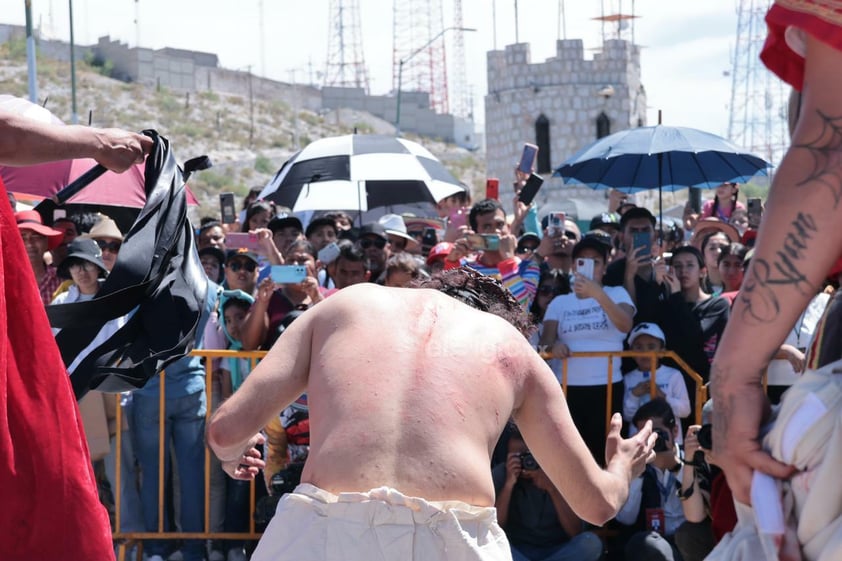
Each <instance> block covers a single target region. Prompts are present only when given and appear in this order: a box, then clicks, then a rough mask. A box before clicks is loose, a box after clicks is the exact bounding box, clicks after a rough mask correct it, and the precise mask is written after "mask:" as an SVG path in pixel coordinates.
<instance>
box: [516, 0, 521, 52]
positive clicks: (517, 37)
mask: <svg viewBox="0 0 842 561" xmlns="http://www.w3.org/2000/svg"><path fill="white" fill-rule="evenodd" d="M515 43H520V25H518V21H517V0H515Z"/></svg>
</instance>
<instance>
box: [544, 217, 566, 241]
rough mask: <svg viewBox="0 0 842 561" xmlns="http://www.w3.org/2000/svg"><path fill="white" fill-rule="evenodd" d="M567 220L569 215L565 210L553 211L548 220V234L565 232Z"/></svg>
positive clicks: (553, 234) (552, 235)
mask: <svg viewBox="0 0 842 561" xmlns="http://www.w3.org/2000/svg"><path fill="white" fill-rule="evenodd" d="M565 220H567V215H566V214H565V213H564V212H551V213H550V218H549V220H547V235H548V236H550V237H554V236H561V235H562V234H564V221H565Z"/></svg>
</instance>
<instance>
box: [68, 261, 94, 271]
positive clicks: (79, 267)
mask: <svg viewBox="0 0 842 561" xmlns="http://www.w3.org/2000/svg"><path fill="white" fill-rule="evenodd" d="M67 269H68V270H69V271H70V272H71V273H78V272H79V271H87V272H88V273H93V272H94V271H96V270H98V269H99V267H98V266H97V265H96V263H91V262H90V261H75V262H73V263H71V264H70V265H69V266H68V267H67Z"/></svg>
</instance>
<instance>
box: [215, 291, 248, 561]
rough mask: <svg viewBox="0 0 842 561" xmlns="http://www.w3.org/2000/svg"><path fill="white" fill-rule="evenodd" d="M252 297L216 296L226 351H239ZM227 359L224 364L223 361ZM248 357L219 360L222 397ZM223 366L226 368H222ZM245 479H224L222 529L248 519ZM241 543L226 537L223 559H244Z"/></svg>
mask: <svg viewBox="0 0 842 561" xmlns="http://www.w3.org/2000/svg"><path fill="white" fill-rule="evenodd" d="M253 303H254V298H253V297H252V296H251V295H250V294H247V293H245V292H243V291H242V290H225V291H223V292H222V294H221V295H220V296H219V312H220V315H219V326H220V328H221V329H222V333H223V334H225V338H226V339H227V340H228V349H229V350H235V351H238V350H241V349H242V348H243V344H242V342H241V340H240V328H241V326H242V324H243V321H244V320H245V318H246V314H248V311H249V308H250V307H251V305H252V304H253ZM226 362H227V364H226ZM249 362H250V361H249V360H248V359H242V358H228V359H226V360H225V361H223V362H222V364H221V365H220V368H221V370H222V373H221V374H222V376H221V378H222V380H221V382H222V384H221V385H222V389H221V392H220V393H221V397H222V399H223V400H224V399H227V398H229V397H231V394H233V393H234V392H235V391H237V389H238V388H239V387H240V386H241V385H242V383H243V381H244V380H245V379H246V377H247V376H248V374H249V372H250V371H251V364H249ZM226 367H227V368H226ZM249 518H250V514H249V482H248V481H238V480H234V479H230V478H229V479H227V480H226V492H225V522H224V524H223V527H224V531H226V532H245V531H247V530H248V522H249ZM244 546H245V544H244V543H243V542H241V541H235V540H229V541H227V542H226V544H225V549H226V550H227V552H228V554H227V558H228V559H229V560H231V561H235V560H236V561H239V560H240V559H242V560H245V552H244Z"/></svg>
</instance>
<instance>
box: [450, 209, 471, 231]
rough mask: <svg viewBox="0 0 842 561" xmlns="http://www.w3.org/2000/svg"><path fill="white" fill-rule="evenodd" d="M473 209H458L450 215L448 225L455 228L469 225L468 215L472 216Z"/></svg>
mask: <svg viewBox="0 0 842 561" xmlns="http://www.w3.org/2000/svg"><path fill="white" fill-rule="evenodd" d="M470 212H471V209H470V208H467V207H462V208H457V209H456V210H454V211H453V212H451V213H450V219H449V221H448V225H450V226H453V228H457V229H458V228H460V227H462V226H467V225H468V214H470Z"/></svg>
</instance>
